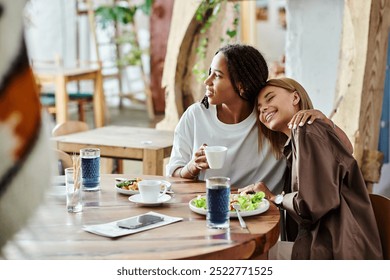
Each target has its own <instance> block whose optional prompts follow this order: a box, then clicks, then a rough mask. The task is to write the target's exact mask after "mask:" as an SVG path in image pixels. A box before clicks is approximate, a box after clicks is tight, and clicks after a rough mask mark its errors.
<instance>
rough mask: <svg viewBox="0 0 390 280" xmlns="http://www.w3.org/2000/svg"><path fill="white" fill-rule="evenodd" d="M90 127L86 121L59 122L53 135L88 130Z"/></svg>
mask: <svg viewBox="0 0 390 280" xmlns="http://www.w3.org/2000/svg"><path fill="white" fill-rule="evenodd" d="M88 129H89V126H88V124H87V123H86V122H82V121H67V122H64V123H59V124H57V125H56V126H55V127H54V128H53V130H52V132H51V135H52V136H62V135H66V134H70V133H76V132H81V131H86V130H88Z"/></svg>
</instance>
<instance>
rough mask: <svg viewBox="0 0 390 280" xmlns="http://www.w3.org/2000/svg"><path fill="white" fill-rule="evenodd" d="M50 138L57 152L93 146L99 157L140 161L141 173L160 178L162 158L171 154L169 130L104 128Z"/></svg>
mask: <svg viewBox="0 0 390 280" xmlns="http://www.w3.org/2000/svg"><path fill="white" fill-rule="evenodd" d="M52 139H53V141H55V142H56V146H57V149H59V150H62V151H64V152H67V153H79V152H80V149H82V148H86V147H97V148H99V149H100V155H101V156H103V157H109V158H119V159H129V160H142V162H143V174H149V175H163V168H164V158H167V157H169V156H170V155H171V150H172V144H173V131H166V130H157V129H154V128H141V127H129V126H105V127H101V128H96V129H91V130H88V131H84V132H79V133H74V134H67V135H64V136H59V137H54V138H52Z"/></svg>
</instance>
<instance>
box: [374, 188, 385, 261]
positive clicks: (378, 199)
mask: <svg viewBox="0 0 390 280" xmlns="http://www.w3.org/2000/svg"><path fill="white" fill-rule="evenodd" d="M370 199H371V203H372V207H373V209H374V214H375V219H376V223H377V226H378V230H379V235H380V237H381V243H382V249H383V257H384V259H385V260H389V259H390V199H389V198H387V197H384V196H382V195H379V194H373V193H370Z"/></svg>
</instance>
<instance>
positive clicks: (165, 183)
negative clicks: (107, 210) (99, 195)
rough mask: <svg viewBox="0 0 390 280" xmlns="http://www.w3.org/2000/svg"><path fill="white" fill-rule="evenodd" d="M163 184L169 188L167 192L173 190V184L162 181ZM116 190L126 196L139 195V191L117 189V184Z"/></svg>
mask: <svg viewBox="0 0 390 280" xmlns="http://www.w3.org/2000/svg"><path fill="white" fill-rule="evenodd" d="M161 183H162V184H163V185H165V186H167V190H170V189H171V183H169V182H168V181H164V180H161ZM115 189H116V191H117V192H118V193H121V194H125V195H133V194H139V191H132V190H125V189H122V188H119V187H117V186H116V184H115Z"/></svg>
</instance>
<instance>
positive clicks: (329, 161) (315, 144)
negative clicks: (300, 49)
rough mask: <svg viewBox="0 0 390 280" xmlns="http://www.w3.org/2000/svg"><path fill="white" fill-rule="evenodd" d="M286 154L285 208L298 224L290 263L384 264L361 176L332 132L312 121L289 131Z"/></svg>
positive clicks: (325, 125) (352, 158) (354, 163)
mask: <svg viewBox="0 0 390 280" xmlns="http://www.w3.org/2000/svg"><path fill="white" fill-rule="evenodd" d="M284 154H285V156H286V157H287V161H288V168H289V172H290V178H289V184H288V185H287V189H289V190H288V191H289V193H288V194H287V195H286V196H285V198H284V200H283V207H284V208H285V209H286V211H287V213H288V214H289V215H290V216H291V217H292V218H293V219H294V220H295V221H296V222H297V223H298V235H297V237H296V239H295V241H294V246H293V250H292V259H347V260H350V259H360V260H363V259H382V258H383V255H382V247H381V243H380V238H379V233H378V230H377V226H376V221H375V217H374V212H373V210H372V206H371V202H370V199H369V196H368V192H367V188H366V185H365V182H364V179H363V176H362V174H361V172H360V169H359V166H358V165H357V162H356V160H355V159H354V157H353V156H352V155H351V154H349V153H348V151H347V150H346V149H345V147H344V146H343V144H342V142H341V141H340V140H339V139H338V137H337V136H336V134H335V132H334V130H333V128H331V127H330V126H329V125H327V124H326V123H324V122H322V121H318V120H316V121H315V122H314V123H313V124H310V125H305V126H303V127H299V128H298V129H296V130H292V136H291V138H290V139H289V140H288V141H287V142H286V145H285V147H284ZM291 230H293V229H292V228H289V225H287V231H291Z"/></svg>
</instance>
